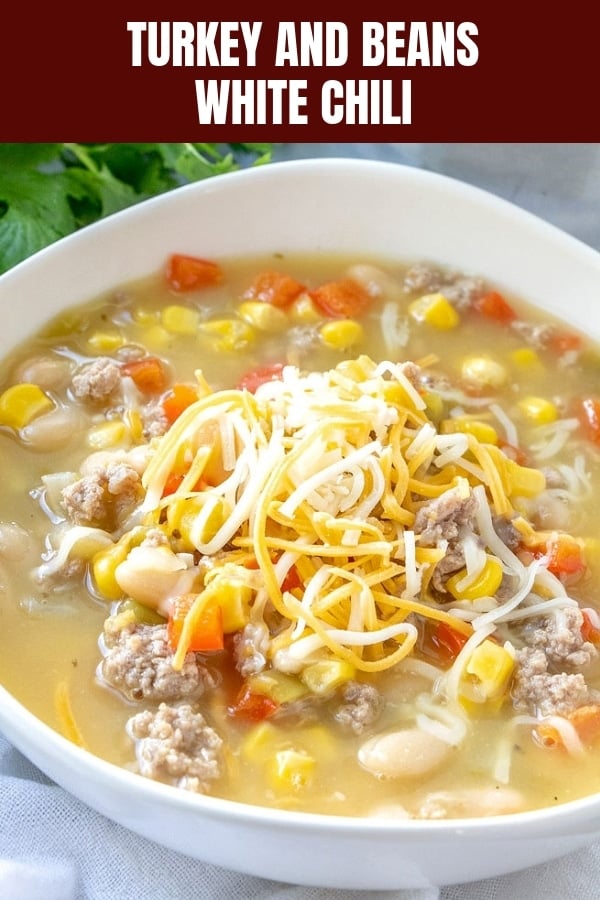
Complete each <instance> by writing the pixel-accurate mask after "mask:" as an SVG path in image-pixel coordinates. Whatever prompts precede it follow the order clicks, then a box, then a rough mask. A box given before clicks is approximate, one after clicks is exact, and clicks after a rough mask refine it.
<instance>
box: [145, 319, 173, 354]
mask: <svg viewBox="0 0 600 900" xmlns="http://www.w3.org/2000/svg"><path fill="white" fill-rule="evenodd" d="M171 339H172V338H171V335H170V334H169V332H168V331H167V330H166V329H165V328H163V327H162V325H151V326H150V327H149V328H147V329H145V330H144V346H145V347H147V348H148V349H149V350H160V349H163V348H164V347H167V346H168V345H169V343H170V342H171Z"/></svg>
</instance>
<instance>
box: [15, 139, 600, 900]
mask: <svg viewBox="0 0 600 900" xmlns="http://www.w3.org/2000/svg"><path fill="white" fill-rule="evenodd" d="M323 155H326V156H360V157H367V158H380V159H386V160H391V161H397V162H401V163H405V164H409V165H415V166H420V167H423V168H426V169H430V170H433V171H437V172H442V173H444V174H446V175H450V176H453V177H455V178H459V179H461V180H463V181H466V182H469V183H471V184H475V185H477V186H478V187H482V188H486V189H487V190H490V191H492V192H494V193H496V194H498V195H500V196H502V197H505V198H506V199H508V200H511V201H512V202H513V203H516V204H518V205H519V206H522V207H524V208H526V209H528V210H530V211H531V212H533V213H536V214H537V215H539V216H541V217H543V218H545V219H547V220H548V221H550V222H552V223H553V224H555V225H558V226H559V227H561V228H563V229H564V230H565V231H567V232H569V233H571V234H573V235H575V236H576V237H578V238H579V239H580V240H582V241H585V242H586V243H588V244H590V245H591V246H592V247H594V248H596V249H598V250H600V214H599V211H600V144H456V143H455V144H288V145H282V146H281V147H279V148H278V149H277V151H276V158H278V159H292V158H300V157H310V156H323ZM365 896H368V897H369V900H386V898H390V900H438V898H439V900H559V898H560V900H563V898H564V900H567V898H568V900H598V898H600V841H599V842H598V843H597V844H594V845H592V846H591V847H589V848H588V849H585V850H581V851H578V852H577V853H575V854H571V855H570V856H566V857H563V858H562V859H559V860H557V861H555V862H552V863H550V864H547V865H544V866H537V867H535V868H533V869H529V870H526V871H524V872H519V873H515V874H514V875H509V876H504V877H502V878H494V879H490V880H488V881H485V882H476V883H471V884H466V885H455V886H446V887H444V886H441V887H440V888H439V889H438V888H429V889H420V890H415V891H391V892H378V891H374V892H368V893H367V894H365V893H361V892H358V891H336V890H331V889H319V888H311V887H299V886H290V885H284V884H279V883H276V882H270V881H266V880H263V879H259V878H254V877H249V876H244V875H240V874H237V873H235V872H229V871H225V870H222V869H219V868H216V867H214V866H210V865H205V864H204V863H202V862H199V861H197V860H193V859H189V858H187V857H184V856H181V855H178V854H177V853H174V852H172V851H170V850H164V849H162V848H161V847H158V846H157V845H155V844H153V843H151V842H150V841H148V840H145V839H144V838H141V837H138V836H136V835H134V834H132V833H130V832H129V831H127V830H125V829H124V828H122V827H121V826H119V825H116V824H114V823H113V822H110V821H108V820H107V819H105V818H104V817H103V816H100V815H98V814H97V813H95V812H93V811H91V810H89V809H87V808H86V807H85V806H84V805H83V804H81V803H80V802H79V801H78V800H76V799H74V798H73V797H71V796H70V795H68V794H67V793H65V791H63V790H62V789H61V788H59V787H57V786H56V785H55V784H53V783H51V782H50V781H49V780H48V779H47V778H46V777H45V776H44V775H43V774H42V773H41V772H40V771H39V770H38V769H36V768H35V767H34V766H33V765H31V764H30V763H29V762H28V761H27V760H26V759H24V758H23V756H21V754H20V753H18V752H17V751H16V750H15V749H14V748H13V747H11V745H10V744H9V743H8V742H7V741H6V740H5V739H4V738H2V736H0V900H38V898H39V900H133V898H140V900H229V898H241V900H364V898H365Z"/></svg>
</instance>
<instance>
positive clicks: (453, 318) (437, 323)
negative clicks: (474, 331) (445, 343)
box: [408, 293, 460, 331]
mask: <svg viewBox="0 0 600 900" xmlns="http://www.w3.org/2000/svg"><path fill="white" fill-rule="evenodd" d="M408 313H409V315H410V316H412V318H413V319H415V321H416V322H426V323H427V324H428V325H432V326H433V327H434V328H439V329H440V330H441V331H448V330H449V329H450V328H456V326H457V325H458V324H459V322H460V316H459V315H458V313H457V311H456V310H455V308H454V307H453V306H452V304H451V303H450V301H449V300H448V299H447V297H445V296H444V295H443V294H440V293H436V294H424V295H423V296H422V297H419V299H418V300H413V302H412V303H410V304H409V307H408Z"/></svg>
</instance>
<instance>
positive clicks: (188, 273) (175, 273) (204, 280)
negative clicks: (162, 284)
mask: <svg viewBox="0 0 600 900" xmlns="http://www.w3.org/2000/svg"><path fill="white" fill-rule="evenodd" d="M165 275H166V279H167V284H168V285H169V287H170V288H171V289H172V290H174V291H177V292H179V293H183V292H185V291H195V290H198V289H199V288H204V287H210V286H211V285H214V284H219V283H220V282H221V281H222V280H223V271H222V269H221V267H220V266H219V265H218V263H215V262H212V261H211V260H209V259H202V258H201V257H199V256H188V255H186V254H185V253H173V254H171V256H170V257H169V259H168V260H167V268H166V273H165Z"/></svg>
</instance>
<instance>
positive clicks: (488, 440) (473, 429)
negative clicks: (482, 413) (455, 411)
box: [440, 416, 498, 444]
mask: <svg viewBox="0 0 600 900" xmlns="http://www.w3.org/2000/svg"><path fill="white" fill-rule="evenodd" d="M440 432H441V434H456V433H457V432H464V433H465V434H472V435H473V437H475V438H477V440H478V441H480V443H482V444H497V443H498V432H497V431H496V429H495V428H494V427H493V426H492V425H490V424H489V423H488V422H481V421H480V420H479V419H469V418H467V417H466V416H456V417H455V418H452V419H444V420H443V421H442V422H440Z"/></svg>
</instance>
